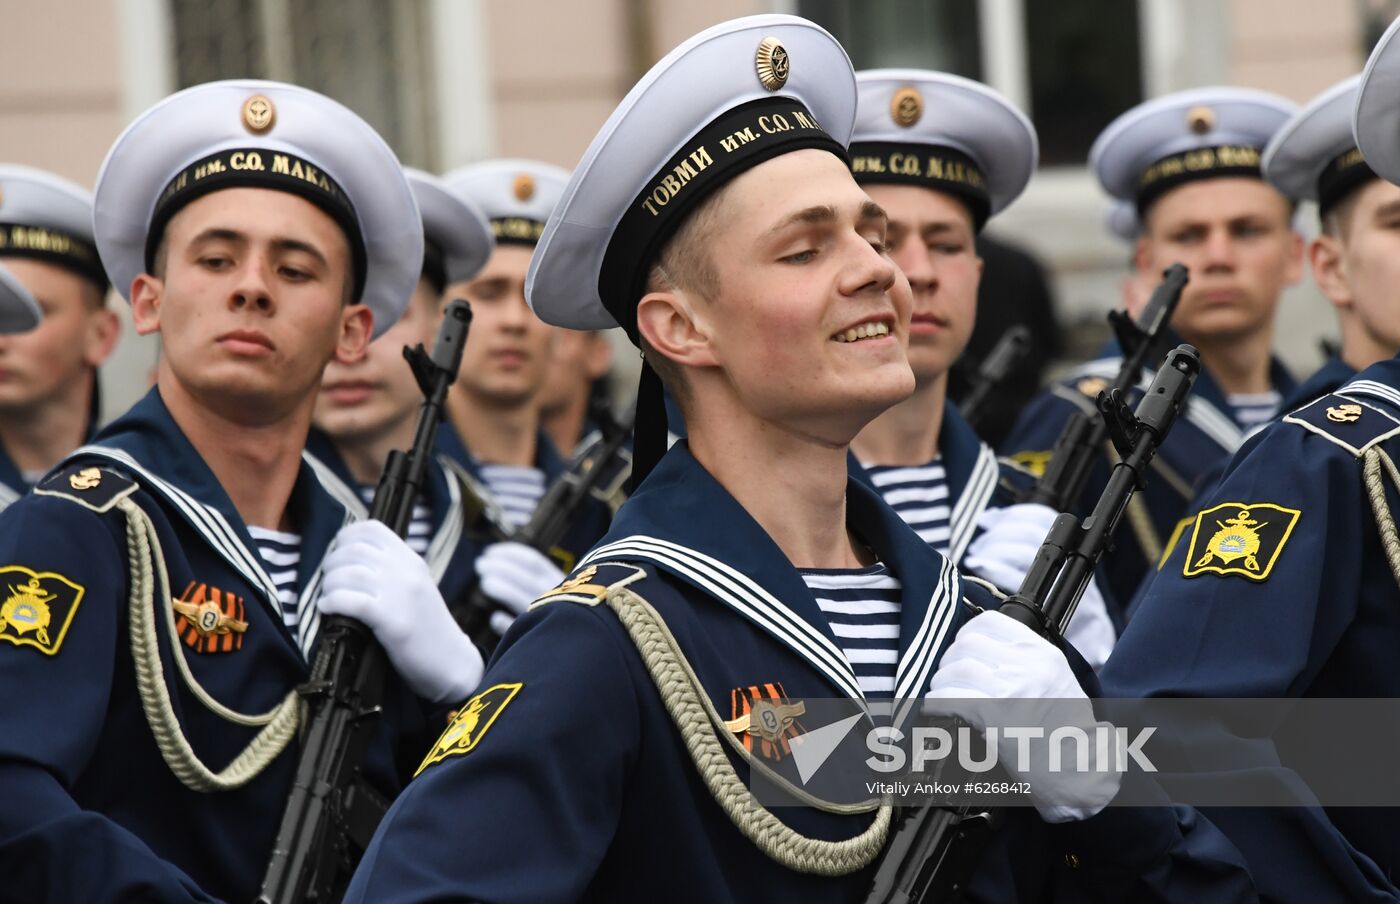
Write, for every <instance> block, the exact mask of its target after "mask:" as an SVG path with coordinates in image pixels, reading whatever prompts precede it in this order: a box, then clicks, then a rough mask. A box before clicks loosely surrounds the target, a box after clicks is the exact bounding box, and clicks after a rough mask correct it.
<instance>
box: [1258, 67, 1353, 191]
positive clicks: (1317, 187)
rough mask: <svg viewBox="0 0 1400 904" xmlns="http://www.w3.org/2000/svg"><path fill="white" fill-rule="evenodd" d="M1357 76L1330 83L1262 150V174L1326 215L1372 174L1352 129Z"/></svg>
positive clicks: (1278, 186)
mask: <svg viewBox="0 0 1400 904" xmlns="http://www.w3.org/2000/svg"><path fill="white" fill-rule="evenodd" d="M1360 83H1361V76H1359V75H1354V76H1352V77H1351V78H1349V79H1347V80H1345V81H1343V82H1340V83H1339V84H1336V85H1333V86H1332V87H1331V88H1328V89H1327V90H1326V91H1324V92H1322V93H1321V94H1319V95H1318V96H1317V97H1315V98H1313V99H1312V100H1311V101H1309V102H1308V103H1307V104H1306V105H1305V106H1304V107H1303V109H1301V110H1299V111H1298V112H1297V113H1295V114H1294V115H1293V118H1292V119H1290V120H1288V122H1286V123H1284V125H1283V128H1281V129H1279V130H1278V132H1277V133H1275V135H1274V137H1273V140H1272V141H1270V142H1269V146H1268V147H1266V148H1265V149H1264V156H1263V158H1262V159H1261V160H1260V166H1261V167H1263V169H1264V177H1265V178H1266V179H1268V180H1269V181H1270V182H1272V183H1273V184H1274V187H1275V188H1277V189H1278V190H1279V191H1281V192H1283V193H1284V194H1285V195H1287V196H1288V197H1290V198H1299V199H1303V198H1306V199H1307V200H1309V201H1316V202H1317V206H1318V211H1319V213H1320V214H1321V215H1323V216H1326V215H1327V211H1329V210H1331V209H1332V207H1333V205H1335V204H1336V203H1337V202H1338V201H1340V200H1342V199H1343V198H1345V197H1346V196H1347V195H1349V194H1351V192H1352V191H1353V190H1355V189H1357V188H1359V187H1360V186H1362V185H1364V184H1365V183H1366V182H1369V181H1370V180H1372V179H1374V178H1376V174H1375V173H1374V172H1372V171H1371V168H1370V167H1369V166H1367V165H1366V161H1365V159H1364V158H1363V157H1362V156H1361V151H1360V150H1359V149H1358V148H1357V147H1356V138H1355V136H1353V135H1352V133H1351V114H1352V111H1353V110H1354V109H1355V108H1356V88H1357V86H1358V85H1359V84H1360Z"/></svg>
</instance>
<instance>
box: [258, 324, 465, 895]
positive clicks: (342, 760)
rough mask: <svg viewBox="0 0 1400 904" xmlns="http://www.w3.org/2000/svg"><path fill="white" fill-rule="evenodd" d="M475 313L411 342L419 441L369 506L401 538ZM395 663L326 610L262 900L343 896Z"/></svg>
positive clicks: (361, 834)
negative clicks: (368, 758) (426, 341)
mask: <svg viewBox="0 0 1400 904" xmlns="http://www.w3.org/2000/svg"><path fill="white" fill-rule="evenodd" d="M471 316H472V315H471V308H470V306H469V305H468V304H467V303H466V302H465V301H461V300H458V301H454V302H452V304H450V305H448V308H447V312H446V314H445V316H444V318H443V321H442V326H441V327H439V328H438V335H437V341H436V343H435V344H434V345H433V353H432V354H431V355H429V354H428V353H427V352H425V351H424V349H423V346H422V345H421V344H420V345H419V346H417V347H416V348H413V349H408V348H405V349H404V357H405V358H407V359H408V363H409V365H410V366H411V367H412V368H413V375H414V376H415V377H417V379H418V385H419V387H420V388H421V389H422V390H423V396H424V398H423V407H422V408H421V409H419V412H418V424H417V427H416V429H415V430H414V435H413V447H412V448H411V449H409V450H408V451H407V452H404V451H401V450H398V449H395V450H394V451H393V452H390V453H389V459H388V461H386V462H385V463H384V471H383V474H382V475H381V476H380V478H379V486H378V488H377V489H376V490H375V492H374V502H373V504H372V505H371V507H370V517H371V518H374V519H376V520H378V521H383V522H384V523H385V524H387V525H388V526H389V527H390V528H391V529H393V531H394V532H395V533H396V534H398V535H399V536H400V537H402V536H405V535H406V534H407V533H408V523H409V520H410V519H411V517H412V514H413V503H414V500H416V499H417V498H418V495H419V493H420V491H421V490H422V488H423V483H424V479H425V476H426V474H427V469H428V462H429V461H430V460H431V458H432V454H433V446H434V441H435V439H436V437H437V431H438V426H439V425H440V424H441V423H442V418H443V404H444V402H445V401H446V399H447V391H448V389H450V388H451V387H452V384H453V383H454V382H455V381H456V379H457V370H458V368H459V367H460V366H461V363H462V347H463V346H464V345H465V344H466V341H467V328H468V326H469V325H470V324H471ZM387 667H388V662H387V660H386V657H385V655H384V650H383V649H382V648H381V647H380V646H379V645H378V644H377V643H376V642H375V640H374V636H373V635H372V634H371V633H370V631H369V629H368V628H366V627H365V626H364V625H362V624H360V623H359V622H357V621H355V620H354V619H351V618H345V617H343V616H328V617H326V618H325V620H324V622H323V623H322V625H321V634H320V639H319V641H318V643H317V648H316V661H315V663H314V665H313V666H312V669H311V678H310V679H309V680H308V681H307V682H306V684H304V685H302V686H301V688H299V689H298V690H299V691H300V693H301V695H302V697H303V699H304V700H305V701H306V711H307V712H308V721H307V722H306V724H305V726H304V728H303V731H302V734H301V742H302V744H301V758H300V759H299V760H298V761H297V770H296V776H295V778H294V780H293V782H292V795H291V797H290V798H288V800H287V808H286V810H284V811H283V813H282V823H281V826H280V828H278V830H277V841H276V843H275V844H274V845H273V848H272V859H271V861H269V863H268V867H267V873H266V874H265V875H264V877H263V885H262V891H261V892H260V893H259V895H258V901H259V904H303V902H315V904H322V902H330V901H339V900H340V895H341V893H342V891H343V890H344V887H345V885H346V883H348V881H349V879H350V875H351V873H353V872H354V869H355V863H356V861H357V860H358V859H359V854H360V853H362V852H363V851H364V849H365V848H366V847H367V846H368V845H369V839H370V836H371V835H373V834H374V829H375V826H377V825H378V824H379V820H380V817H382V816H383V815H384V811H385V810H386V809H388V803H387V802H386V801H384V800H383V799H382V798H381V797H380V796H379V794H378V793H377V792H375V791H374V790H373V789H372V788H371V787H370V786H369V784H368V783H367V782H366V781H365V780H364V778H363V777H362V776H361V775H360V774H359V771H360V767H361V765H362V764H363V763H364V759H365V754H366V751H367V750H368V747H369V741H370V737H371V736H372V735H373V734H374V729H375V727H376V726H377V725H378V722H379V720H378V718H377V717H378V715H379V707H380V703H381V701H382V699H383V696H384V683H385V675H386V669H387Z"/></svg>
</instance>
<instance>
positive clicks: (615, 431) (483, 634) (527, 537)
mask: <svg viewBox="0 0 1400 904" xmlns="http://www.w3.org/2000/svg"><path fill="white" fill-rule="evenodd" d="M595 419H596V420H597V422H598V423H599V424H600V425H601V429H602V433H603V435H602V437H601V438H600V439H599V440H598V441H597V442H595V443H594V444H593V445H592V446H590V447H589V448H587V449H586V450H584V452H583V453H582V454H580V455H579V456H578V457H577V458H575V459H574V461H573V463H572V464H571V465H570V466H569V468H568V469H567V470H565V471H564V473H563V474H561V475H559V477H558V479H557V480H555V481H554V483H552V484H551V485H550V487H549V489H548V490H546V491H545V494H544V497H543V498H541V499H540V503H539V505H538V506H536V507H535V513H534V514H533V515H531V516H530V520H529V521H528V522H526V523H525V524H524V525H523V526H522V527H521V528H520V530H518V531H516V532H515V533H514V534H513V535H511V537H510V538H509V539H511V540H513V541H515V542H517V543H524V544H525V545H526V546H532V547H534V548H535V549H537V550H539V551H540V552H542V553H544V554H545V555H549V554H550V551H551V550H553V549H554V548H555V547H556V546H558V545H559V543H560V542H561V541H562V540H563V539H564V535H565V534H566V533H567V532H568V530H569V525H571V524H572V523H573V522H574V519H575V518H576V517H577V516H578V513H579V511H580V510H581V509H582V508H583V506H584V505H585V504H586V503H587V502H588V499H589V497H590V495H591V494H592V492H593V490H594V489H595V488H596V487H598V486H599V484H600V483H601V481H602V480H604V479H605V478H607V477H609V476H610V475H612V476H616V475H617V471H616V470H615V468H616V464H617V458H618V456H619V455H620V454H621V453H622V448H623V446H624V445H626V443H627V437H628V435H629V434H630V433H631V430H630V429H629V427H628V426H627V425H623V424H619V423H617V422H616V421H614V420H613V419H612V416H611V414H607V415H606V417H604V416H603V412H595ZM495 611H496V604H495V602H494V601H493V600H492V599H491V598H490V597H489V596H487V595H486V594H485V593H483V592H482V590H481V587H480V586H479V585H478V586H477V587H476V588H475V589H473V590H472V592H471V595H470V596H469V597H468V599H467V601H466V602H465V603H464V604H463V605H462V606H461V607H460V608H459V609H458V611H457V612H456V615H457V623H458V624H459V625H461V626H462V630H463V631H464V632H466V635H467V636H468V637H470V638H471V639H472V641H473V642H474V643H475V644H476V645H477V646H479V647H481V648H482V650H484V651H485V652H486V654H487V655H488V656H489V655H490V654H491V653H492V652H493V651H494V650H495V649H496V644H497V642H499V640H500V638H498V637H497V636H496V632H495V631H493V630H491V613H493V612H495Z"/></svg>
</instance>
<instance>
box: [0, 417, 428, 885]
mask: <svg viewBox="0 0 1400 904" xmlns="http://www.w3.org/2000/svg"><path fill="white" fill-rule="evenodd" d="M124 499H129V500H130V501H132V502H134V503H135V504H136V505H137V506H139V507H140V509H141V511H143V512H145V513H146V515H148V516H149V517H150V519H151V522H152V523H153V525H154V530H155V533H156V536H157V538H158V540H159V548H160V550H161V552H162V553H163V561H164V566H165V569H166V570H167V572H168V575H169V592H170V595H171V597H173V599H171V598H162V597H161V596H160V589H159V588H160V583H159V581H158V580H157V581H155V582H154V583H153V590H152V593H153V594H154V595H155V598H153V599H143V600H141V601H140V605H141V606H143V607H148V609H149V613H150V615H151V617H153V618H154V620H155V625H156V627H155V631H156V642H157V646H158V648H159V650H160V657H161V665H162V670H163V675H164V681H165V685H166V687H167V688H169V693H170V695H171V697H172V698H173V699H172V704H173V708H174V711H175V713H176V715H177V718H178V720H179V723H180V725H181V727H182V729H183V733H184V734H185V736H186V737H187V738H188V739H189V742H190V744H191V745H192V746H193V749H194V751H195V753H196V755H197V756H198V757H199V758H200V759H202V760H203V761H204V762H205V763H206V764H208V766H209V768H211V769H213V770H216V771H217V770H220V769H223V768H224V767H225V766H226V765H227V764H228V763H229V762H230V761H231V760H232V758H233V757H234V756H235V755H236V754H237V753H239V752H240V751H242V750H243V749H244V747H245V746H246V745H247V744H248V742H249V740H250V739H251V738H252V737H253V736H254V735H255V733H256V729H253V728H249V727H245V726H240V725H235V724H233V723H230V722H228V721H225V720H224V719H223V718H221V717H219V716H216V715H215V714H213V713H211V712H210V711H209V710H208V709H207V708H206V707H205V705H204V704H203V703H202V702H200V701H198V700H197V699H196V697H195V696H194V695H193V694H192V693H191V691H190V690H189V688H188V687H187V686H186V684H185V682H184V680H183V679H182V678H181V677H179V676H178V675H177V672H176V666H175V662H174V659H173V656H174V655H179V656H182V657H183V658H184V660H185V661H186V662H187V663H188V664H189V667H190V670H191V672H192V673H193V675H194V678H195V679H196V680H197V681H198V682H199V683H200V684H202V685H203V687H204V688H205V690H206V691H208V693H209V694H210V695H211V696H212V697H213V698H214V699H215V700H216V701H218V702H220V703H221V704H223V705H224V706H227V707H229V708H231V709H233V710H236V711H238V712H240V713H244V714H249V715H255V714H260V713H265V712H268V711H269V710H271V709H273V708H274V707H275V706H277V705H278V704H279V702H281V701H282V700H284V699H285V698H286V697H287V695H288V693H289V692H290V691H292V689H293V688H295V687H296V686H297V685H298V684H300V683H302V682H303V681H305V680H306V678H307V677H308V666H307V655H306V653H305V652H304V650H303V647H305V648H306V649H311V644H312V643H313V642H314V640H313V638H314V633H312V634H309V635H308V636H307V638H306V640H305V641H304V642H303V643H302V644H300V645H299V644H298V641H297V638H296V637H294V636H293V635H292V634H291V633H290V632H289V631H288V630H287V628H286V627H285V624H284V622H283V619H282V615H281V612H280V610H279V606H278V602H277V594H276V588H275V586H274V584H273V582H272V580H271V579H270V578H269V577H268V573H267V569H266V568H265V567H264V566H263V564H262V563H261V562H260V560H259V557H258V554H257V552H256V547H255V546H254V544H253V542H252V540H251V539H250V538H249V536H248V532H247V529H246V527H245V526H244V524H243V523H242V521H241V520H240V518H239V517H238V514H237V512H236V511H235V510H234V508H233V506H232V504H231V502H230V501H229V499H228V497H227V495H226V494H225V493H224V491H223V489H222V488H221V487H220V486H219V484H218V482H217V480H216V479H215V477H214V475H213V473H212V472H210V471H209V469H208V467H207V466H206V465H205V464H204V462H203V460H202V459H200V457H199V456H198V454H197V453H196V452H195V450H194V448H193V447H192V446H191V445H190V443H189V441H188V440H187V439H186V437H185V436H184V434H183V433H182V432H181V431H180V429H179V427H178V426H177V425H176V424H175V422H174V421H173V420H172V419H171V417H170V414H169V412H168V411H167V409H166V408H165V405H164V403H163V402H162V401H161V399H160V396H159V394H158V392H157V391H156V390H152V391H151V392H150V393H149V394H148V395H147V396H146V397H145V399H143V400H142V401H141V402H139V403H138V404H137V405H136V406H135V407H133V408H132V410H131V411H130V412H128V413H127V414H126V415H125V416H124V417H122V418H121V419H119V420H118V421H116V422H114V423H113V424H112V425H110V426H109V427H108V428H107V429H106V430H104V431H103V432H102V433H100V434H99V435H98V437H97V438H96V440H95V442H94V444H93V445H91V446H88V447H85V448H84V449H82V450H79V451H78V452H77V453H75V454H74V456H73V457H72V458H71V459H70V460H69V461H68V462H67V463H65V465H64V466H63V467H61V468H60V469H58V470H57V471H55V473H54V474H53V475H52V476H51V477H50V478H48V479H47V480H45V481H44V482H43V483H42V484H41V485H40V486H39V487H37V488H36V490H35V491H34V492H33V493H31V494H29V495H27V496H25V497H24V498H23V499H21V500H20V501H19V502H17V503H15V504H14V505H13V506H11V507H10V508H9V509H8V510H6V511H5V513H4V514H3V516H0V599H3V600H4V602H3V603H0V622H2V623H3V627H0V641H3V642H0V685H2V686H4V687H6V688H8V689H9V690H10V691H11V693H10V695H9V702H8V703H7V704H6V705H5V706H4V707H0V802H3V803H0V872H3V874H4V881H3V883H0V900H3V901H24V902H33V901H54V902H67V901H74V902H76V901H116V900H140V901H161V902H165V901H187V900H201V901H203V900H210V899H211V896H212V897H214V898H219V899H226V900H230V901H237V902H243V901H249V900H252V898H253V896H254V895H255V894H256V892H257V889H258V886H259V884H260V881H261V878H262V874H263V871H264V869H265V867H266V864H267V860H268V856H269V854H270V851H271V847H272V841H273V836H274V834H275V833H276V830H277V824H278V821H279V819H280V816H281V813H282V809H283V806H284V804H285V802H286V799H287V796H288V794H289V792H290V788H291V780H292V771H293V769H294V767H295V763H296V744H295V742H293V743H292V744H290V745H289V747H288V748H287V749H284V750H283V751H282V752H281V753H280V755H278V756H277V757H276V759H274V760H273V761H272V762H271V764H270V765H269V766H268V768H266V769H265V770H264V771H263V772H261V773H260V774H259V775H257V777H255V778H253V779H252V780H251V781H249V782H248V783H247V784H246V785H244V786H242V787H240V788H237V789H235V790H229V791H213V792H207V793H201V792H196V791H193V790H190V789H189V788H187V787H186V786H185V785H184V784H182V783H181V782H180V781H179V780H178V779H177V778H176V777H175V775H174V774H173V773H172V770H171V767H170V766H168V765H167V764H166V762H165V761H164V760H163V758H162V755H161V753H160V751H159V750H158V748H157V745H156V742H155V740H154V737H153V734H152V728H151V726H150V724H148V721H147V716H146V714H145V713H144V712H143V708H142V704H141V702H140V698H139V696H138V693H137V687H136V679H135V673H134V664H133V663H134V659H133V648H132V640H131V636H132V628H131V625H130V616H131V615H132V607H131V606H130V605H129V595H130V594H131V592H132V591H131V587H132V586H133V582H132V581H131V580H130V574H131V572H130V568H129V550H128V527H129V525H128V515H127V514H126V513H125V512H124V511H122V510H121V509H120V508H119V507H118V506H119V505H120V504H121V503H122V500H124ZM288 516H289V519H290V521H291V524H292V528H293V529H294V530H295V531H296V532H298V533H299V534H300V535H301V538H302V547H301V559H300V563H301V564H300V570H299V573H298V585H299V587H300V588H301V599H300V602H301V612H302V621H303V623H307V624H310V626H311V628H312V630H313V632H314V627H315V624H314V623H315V622H316V621H317V619H316V618H315V616H314V614H313V613H314V611H315V610H314V598H315V595H316V593H317V589H318V587H319V563H320V561H321V558H322V555H323V553H324V552H325V549H326V547H327V546H328V545H329V543H330V541H331V539H332V538H333V537H334V535H335V534H336V532H337V531H338V530H339V529H340V528H341V526H343V525H344V524H345V523H347V521H349V520H351V518H352V516H351V514H350V513H349V512H348V511H347V510H346V509H345V507H343V506H342V505H340V504H338V503H337V502H335V501H334V500H333V499H332V498H331V496H330V495H328V494H327V492H326V491H325V489H324V488H323V487H322V485H321V484H320V483H319V481H318V480H317V478H316V476H315V474H314V472H313V470H312V468H311V467H310V466H309V465H303V466H302V468H301V471H300V473H299V475H298V477H297V481H296V484H295V487H294V489H293V492H292V496H291V499H290V502H289V506H288ZM206 604H212V606H213V609H212V610H211V611H208V612H203V613H200V614H196V611H195V607H199V606H204V605H206ZM182 606H183V607H184V609H183V612H184V613H185V614H181V612H182V608H181V607H182ZM172 607H174V608H173V609H172ZM135 611H136V612H137V613H138V614H140V613H141V610H140V609H137V610H135ZM167 613H169V615H171V616H174V622H175V631H174V634H173V636H172V634H171V632H170V631H169V630H168V629H167V626H166V619H167V617H168V615H167ZM205 616H207V617H208V618H209V619H210V622H208V623H207V624H213V623H214V622H216V621H217V622H218V623H220V624H221V625H222V627H223V628H225V629H227V630H224V631H222V633H220V632H218V631H214V632H210V633H209V634H208V635H207V636H206V635H205V634H204V633H202V632H201V631H200V630H198V627H197V624H198V623H199V622H201V621H202V620H203V618H204V617H205ZM41 627H42V628H44V629H43V630H40V628H41ZM386 700H387V703H386V710H387V712H386V715H385V717H384V720H383V722H382V724H381V725H380V728H379V734H378V737H377V739H376V740H375V742H374V745H373V747H372V752H371V756H370V759H369V763H368V765H367V768H366V772H367V774H368V775H369V777H370V779H371V781H372V783H373V784H375V785H377V786H378V787H379V788H380V789H381V790H382V791H384V792H386V793H392V792H393V791H395V790H396V789H397V787H398V786H399V783H400V776H401V775H404V774H406V770H405V769H403V768H401V766H408V767H410V768H411V763H409V762H408V759H409V757H410V756H412V751H413V750H414V749H415V748H418V747H419V745H423V744H426V742H427V741H429V740H430V739H431V737H432V735H433V734H434V733H435V730H436V728H437V727H438V726H440V725H441V722H438V723H437V724H436V725H431V726H430V725H429V724H428V721H427V717H426V715H425V713H424V711H423V709H422V708H421V707H420V706H419V704H418V703H417V702H415V700H414V698H411V697H410V696H409V695H408V692H407V691H406V690H404V689H403V688H402V687H401V686H398V685H392V686H391V688H390V690H389V694H388V696H387V698H386ZM400 744H401V745H403V748H402V752H403V754H404V759H403V761H402V762H396V753H397V752H398V750H397V748H398V745H400Z"/></svg>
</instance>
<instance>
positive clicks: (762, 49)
mask: <svg viewBox="0 0 1400 904" xmlns="http://www.w3.org/2000/svg"><path fill="white" fill-rule="evenodd" d="M753 63H754V68H755V69H757V70H758V81H759V83H760V84H762V85H763V87H764V88H767V89H768V90H769V91H777V90H778V89H779V88H781V87H782V86H783V85H786V84H787V80H788V71H789V67H790V61H789V60H788V52H787V48H786V47H784V46H783V42H782V41H779V40H778V39H777V38H764V39H763V40H762V41H759V42H758V52H757V53H756V54H754V61H753Z"/></svg>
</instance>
